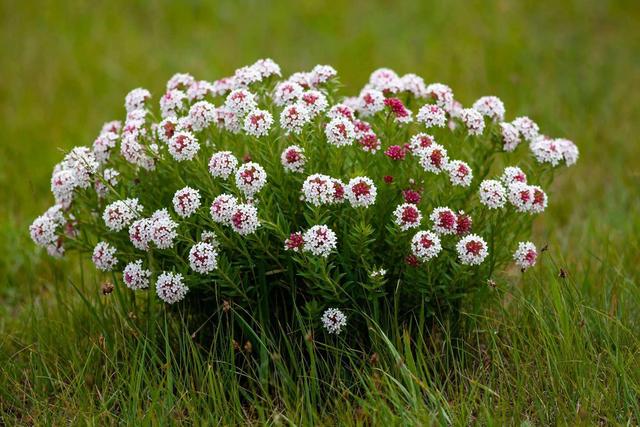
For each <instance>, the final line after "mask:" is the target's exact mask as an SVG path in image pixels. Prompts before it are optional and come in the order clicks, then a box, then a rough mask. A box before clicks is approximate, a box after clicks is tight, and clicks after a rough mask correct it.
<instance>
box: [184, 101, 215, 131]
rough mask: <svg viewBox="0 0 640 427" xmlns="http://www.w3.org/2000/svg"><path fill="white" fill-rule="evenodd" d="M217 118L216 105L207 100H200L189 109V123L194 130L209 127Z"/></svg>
mask: <svg viewBox="0 0 640 427" xmlns="http://www.w3.org/2000/svg"><path fill="white" fill-rule="evenodd" d="M215 119H216V107H215V106H214V105H213V104H211V103H210V102H207V101H198V102H196V103H195V104H193V105H192V106H191V108H190V109H189V123H191V129H192V130H193V131H194V132H200V131H202V130H204V129H207V128H208V127H209V126H210V125H211V124H212V123H213V122H214V121H215Z"/></svg>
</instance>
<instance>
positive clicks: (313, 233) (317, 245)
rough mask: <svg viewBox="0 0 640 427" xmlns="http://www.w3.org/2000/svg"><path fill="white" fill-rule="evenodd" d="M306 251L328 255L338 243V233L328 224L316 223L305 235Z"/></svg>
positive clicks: (304, 248)
mask: <svg viewBox="0 0 640 427" xmlns="http://www.w3.org/2000/svg"><path fill="white" fill-rule="evenodd" d="M303 240H304V246H303V250H304V251H305V252H311V254H312V255H315V256H321V257H324V258H326V257H328V256H329V254H330V253H331V251H332V250H334V249H335V248H336V246H337V243H338V238H337V237H336V233H334V232H333V230H331V229H330V228H329V227H327V226H326V225H324V224H322V225H314V226H313V227H311V228H310V229H308V230H307V231H305V233H304V235H303Z"/></svg>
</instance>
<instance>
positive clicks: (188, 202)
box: [173, 187, 200, 218]
mask: <svg viewBox="0 0 640 427" xmlns="http://www.w3.org/2000/svg"><path fill="white" fill-rule="evenodd" d="M199 207H200V191H198V190H195V189H193V188H191V187H184V188H182V189H181V190H178V191H176V192H175V194H174V195H173V209H174V210H175V211H176V213H177V214H178V215H179V216H181V217H182V218H187V217H189V216H191V215H193V214H194V213H195V212H196V211H197V210H198V208H199Z"/></svg>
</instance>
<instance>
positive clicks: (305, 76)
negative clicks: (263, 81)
mask: <svg viewBox="0 0 640 427" xmlns="http://www.w3.org/2000/svg"><path fill="white" fill-rule="evenodd" d="M310 80H311V75H310V73H304V72H297V73H293V74H291V75H290V76H289V81H290V82H294V83H297V84H299V85H300V86H302V87H303V88H304V89H309V87H310V86H311V81H310Z"/></svg>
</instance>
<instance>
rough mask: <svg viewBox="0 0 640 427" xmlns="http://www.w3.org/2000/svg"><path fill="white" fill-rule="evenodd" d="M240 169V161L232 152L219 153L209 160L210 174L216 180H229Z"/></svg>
mask: <svg viewBox="0 0 640 427" xmlns="http://www.w3.org/2000/svg"><path fill="white" fill-rule="evenodd" d="M237 168H238V159H236V158H235V156H234V155H233V153H232V152H231V151H218V152H217V153H214V154H213V155H212V156H211V159H210V160H209V172H210V173H211V175H213V176H214V177H215V178H222V179H228V178H229V176H231V174H233V173H234V172H235V171H236V169H237Z"/></svg>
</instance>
